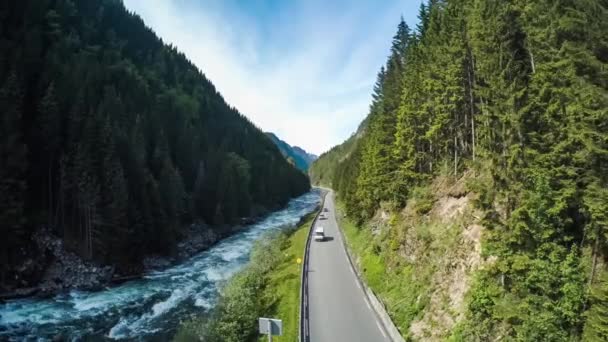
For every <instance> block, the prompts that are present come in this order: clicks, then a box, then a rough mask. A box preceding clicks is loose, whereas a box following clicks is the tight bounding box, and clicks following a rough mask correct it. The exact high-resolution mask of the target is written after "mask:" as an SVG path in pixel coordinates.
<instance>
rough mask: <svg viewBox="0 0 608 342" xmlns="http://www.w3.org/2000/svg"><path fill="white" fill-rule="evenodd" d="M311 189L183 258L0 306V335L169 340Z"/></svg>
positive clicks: (310, 205)
mask: <svg viewBox="0 0 608 342" xmlns="http://www.w3.org/2000/svg"><path fill="white" fill-rule="evenodd" d="M319 201H320V199H319V194H318V192H316V191H313V192H310V193H308V194H305V195H303V196H300V197H298V198H296V199H293V200H291V201H290V202H289V204H288V206H287V207H286V208H285V209H283V210H279V211H276V212H273V213H271V214H269V215H268V216H267V217H265V218H264V219H263V220H262V221H260V222H258V223H256V224H253V225H251V226H247V227H246V229H241V230H240V231H239V232H237V233H235V234H233V235H231V236H229V237H227V238H225V239H222V240H220V241H218V243H216V244H214V245H213V246H212V247H210V248H209V249H207V250H205V251H204V252H201V253H198V254H196V255H194V256H193V257H191V258H188V259H187V260H184V261H183V262H180V263H178V264H175V265H173V266H170V267H168V268H163V269H162V270H157V271H151V272H149V273H147V274H146V275H145V276H143V277H142V278H141V279H135V280H132V281H128V282H125V283H123V284H120V285H116V286H111V287H107V288H104V289H103V290H102V291H76V290H73V291H69V292H64V293H61V294H58V295H55V296H52V297H48V298H41V297H28V298H23V299H15V300H9V301H7V302H6V303H4V304H2V305H0V340H4V339H9V340H10V339H13V340H28V339H32V340H34V339H37V338H43V339H49V340H51V339H53V338H56V337H57V336H59V337H61V338H62V340H107V339H108V338H109V339H142V338H143V339H146V340H147V339H154V340H170V339H171V338H172V337H173V336H174V335H175V332H176V329H177V327H178V326H179V325H180V323H181V322H184V321H187V320H189V319H190V318H191V317H194V316H199V315H204V314H205V313H207V312H209V311H210V310H211V309H212V308H214V307H215V305H216V303H217V298H218V296H219V292H220V291H219V289H220V288H223V287H224V284H225V283H226V281H227V280H228V279H230V278H232V276H233V275H234V274H235V273H236V272H238V271H239V270H241V269H242V268H243V267H245V265H247V264H248V263H249V261H250V254H251V251H252V248H253V246H254V244H255V243H256V241H258V240H260V239H261V238H262V236H264V235H266V234H269V233H273V232H281V231H284V230H290V229H293V228H290V227H294V226H297V224H298V222H300V221H301V219H302V217H305V216H306V215H307V214H309V213H311V212H313V211H314V210H315V208H316V207H317V206H318V204H319Z"/></svg>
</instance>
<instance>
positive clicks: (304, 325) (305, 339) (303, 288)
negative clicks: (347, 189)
mask: <svg viewBox="0 0 608 342" xmlns="http://www.w3.org/2000/svg"><path fill="white" fill-rule="evenodd" d="M322 191H324V193H323V196H322V197H321V207H320V208H319V210H318V211H317V214H316V215H315V218H314V220H312V224H311V225H310V228H309V229H308V234H307V236H306V245H305V246H304V256H303V258H302V259H303V260H302V274H301V276H300V316H299V321H300V322H299V323H300V324H299V332H300V333H299V334H298V340H299V341H300V342H309V341H310V325H309V320H308V254H309V252H310V238H311V235H312V234H311V232H312V230H313V229H314V227H315V224H316V223H317V220H318V219H319V215H320V214H321V213H322V212H323V208H324V207H325V196H327V191H325V190H322Z"/></svg>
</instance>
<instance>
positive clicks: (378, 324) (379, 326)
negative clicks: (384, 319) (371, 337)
mask: <svg viewBox="0 0 608 342" xmlns="http://www.w3.org/2000/svg"><path fill="white" fill-rule="evenodd" d="M376 325H377V326H378V329H380V332H381V333H382V336H384V338H385V339H386V338H387V336H386V333H385V332H384V329H382V326H381V325H380V322H378V321H377V320H376Z"/></svg>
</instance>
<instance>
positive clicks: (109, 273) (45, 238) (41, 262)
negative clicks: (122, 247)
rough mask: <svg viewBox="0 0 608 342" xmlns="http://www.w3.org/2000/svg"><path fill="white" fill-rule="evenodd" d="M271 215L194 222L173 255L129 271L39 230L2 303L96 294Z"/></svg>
mask: <svg viewBox="0 0 608 342" xmlns="http://www.w3.org/2000/svg"><path fill="white" fill-rule="evenodd" d="M269 213H270V212H269V211H265V212H264V213H263V214H261V215H258V216H256V217H248V218H243V219H242V224H239V225H233V226H228V225H224V226H209V225H206V224H203V223H193V224H191V225H189V226H188V227H186V228H184V229H183V234H184V237H183V238H182V239H181V241H180V242H179V243H178V244H177V248H176V252H175V253H174V255H166V256H161V255H148V256H145V257H144V259H143V261H142V265H141V267H134V268H131V271H132V272H129V273H124V272H122V273H121V272H119V271H117V270H116V267H115V265H104V264H99V263H95V262H90V261H87V260H85V259H84V258H82V257H80V256H79V255H78V254H77V253H74V252H73V251H71V250H70V249H69V248H66V246H65V245H64V244H63V241H62V240H61V238H59V237H58V236H56V235H54V233H53V232H52V230H51V229H49V228H46V227H42V228H40V229H39V230H38V231H36V233H34V234H33V237H32V240H33V244H32V248H33V249H34V251H33V252H31V254H30V255H29V256H28V257H26V258H24V261H23V263H22V265H21V267H20V271H21V272H20V274H19V275H17V276H18V277H21V278H22V279H20V281H18V282H16V284H19V286H17V287H13V288H12V289H9V290H8V291H7V290H6V289H5V291H3V292H0V303H2V301H6V300H11V299H18V298H27V297H31V296H38V297H51V296H54V295H57V294H60V293H64V292H67V291H70V290H82V291H99V290H102V289H104V288H105V287H107V286H112V285H119V284H121V283H124V282H126V281H130V280H135V279H140V278H141V277H143V276H145V275H146V274H148V273H150V272H153V271H160V270H163V269H166V268H168V267H171V266H173V265H176V264H178V263H179V262H181V261H184V260H186V259H188V258H190V257H192V256H193V255H195V254H198V253H200V252H202V251H205V250H207V249H209V248H210V247H212V246H214V245H215V244H216V243H218V242H219V241H221V240H222V239H225V238H227V237H230V236H232V235H234V234H236V233H238V232H240V231H242V230H243V229H245V228H246V227H247V226H248V225H253V224H256V223H258V222H260V221H262V220H263V219H264V218H265V217H266V216H267V215H268V214H269Z"/></svg>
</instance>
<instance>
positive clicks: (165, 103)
mask: <svg viewBox="0 0 608 342" xmlns="http://www.w3.org/2000/svg"><path fill="white" fill-rule="evenodd" d="M0 51H2V52H1V54H0V112H1V113H2V118H1V120H2V122H1V124H0V227H1V231H2V239H1V241H0V260H1V263H0V285H3V286H0V289H1V287H11V286H12V285H15V284H13V282H15V279H16V278H15V272H17V273H19V271H18V270H17V268H18V267H20V263H22V262H24V261H25V260H26V258H27V257H28V254H30V253H33V250H34V247H33V246H32V242H31V236H32V233H33V231H34V230H35V229H37V228H38V227H40V226H49V227H52V228H53V230H54V231H55V233H56V234H57V235H58V236H60V237H62V239H63V241H64V243H65V245H67V246H69V247H70V248H71V249H72V250H74V251H76V252H78V253H79V254H80V255H81V256H84V257H86V258H88V259H91V260H95V261H99V262H103V263H109V264H114V265H116V266H117V267H119V268H122V269H138V267H139V265H140V263H141V259H142V256H144V255H146V254H168V253H171V252H172V251H173V249H174V248H175V246H176V241H178V240H179V239H181V238H182V230H181V228H182V227H184V226H185V225H186V224H189V223H192V222H194V221H200V222H204V223H206V224H209V225H214V226H218V225H228V224H233V223H238V222H240V221H241V218H243V217H247V216H253V215H258V214H260V213H262V212H264V211H266V210H270V209H274V208H278V207H280V206H282V205H284V204H285V203H286V202H287V200H288V199H289V198H290V197H293V196H296V195H299V194H302V193H303V192H305V191H307V190H308V189H309V182H308V179H307V177H306V176H305V175H304V174H302V173H301V172H300V171H298V170H297V169H295V168H294V167H292V166H291V165H289V164H288V163H287V162H286V161H285V159H284V158H283V156H282V155H281V154H280V152H279V151H278V149H277V148H276V147H275V146H274V145H273V144H272V142H271V141H270V140H269V139H268V138H267V137H266V136H265V135H264V133H263V132H262V131H260V130H259V129H258V128H256V127H255V126H254V125H253V124H252V123H251V122H249V121H248V120H247V118H245V117H244V116H243V115H241V114H240V113H239V112H238V111H237V110H236V109H235V108H233V107H231V106H230V105H228V104H227V103H226V102H225V101H224V99H223V98H222V96H221V95H220V94H219V93H218V92H217V91H216V89H215V88H214V86H213V84H211V82H210V81H209V80H208V79H206V77H205V76H204V75H203V73H202V72H201V71H199V70H198V69H197V68H196V67H195V66H194V65H193V64H192V63H191V62H190V61H189V60H188V59H187V58H186V57H185V56H184V55H183V54H181V53H180V52H178V51H177V49H175V48H174V47H172V46H169V45H167V44H165V43H163V42H162V41H161V40H160V39H159V38H158V37H157V36H156V35H155V33H154V32H152V31H151V30H150V29H149V28H148V27H146V26H145V24H144V23H143V21H142V20H141V18H139V17H138V16H136V15H133V14H131V13H129V12H128V11H127V10H126V9H125V7H124V5H123V4H122V1H120V0H53V1H50V0H21V1H3V2H2V3H1V4H0ZM21 275H23V274H21ZM9 279H10V280H9ZM17 282H21V283H20V284H18V285H19V286H27V285H30V284H28V283H27V281H25V280H22V279H19V280H17Z"/></svg>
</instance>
